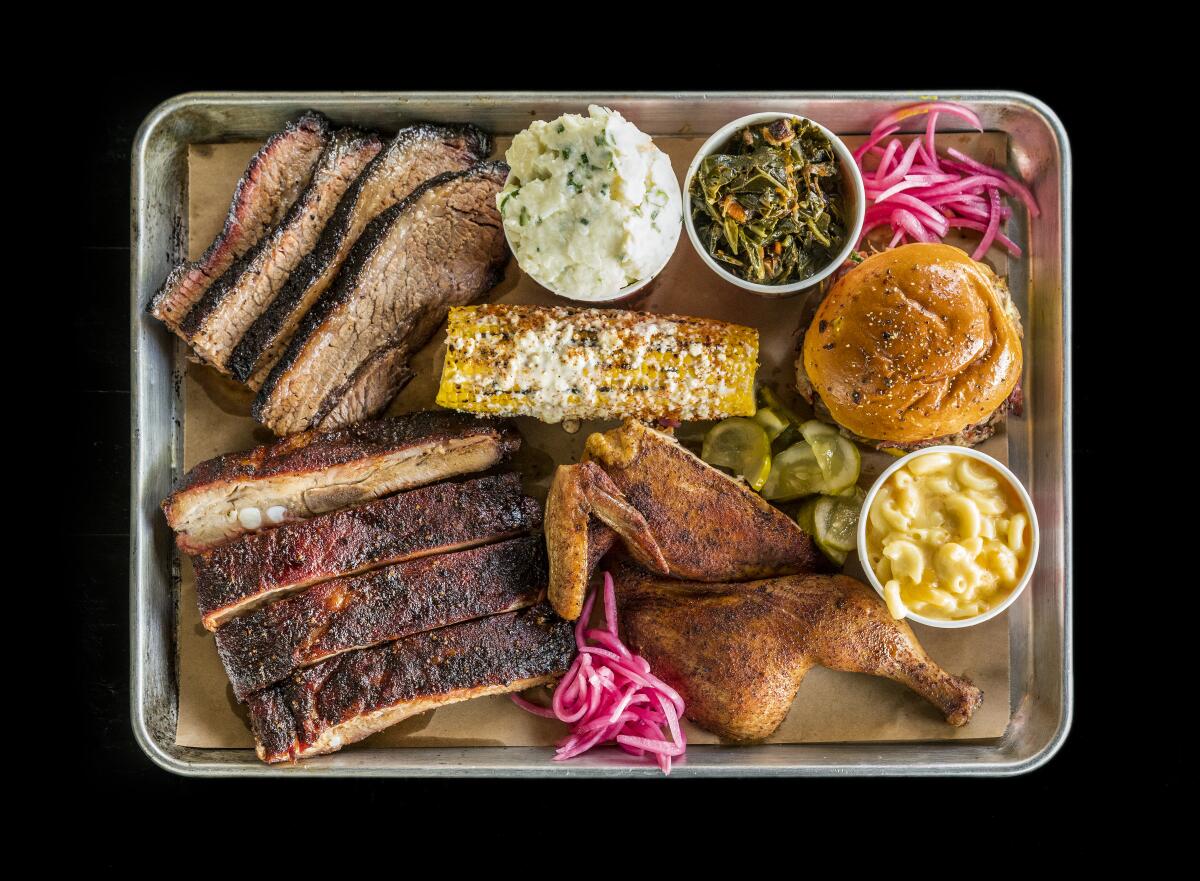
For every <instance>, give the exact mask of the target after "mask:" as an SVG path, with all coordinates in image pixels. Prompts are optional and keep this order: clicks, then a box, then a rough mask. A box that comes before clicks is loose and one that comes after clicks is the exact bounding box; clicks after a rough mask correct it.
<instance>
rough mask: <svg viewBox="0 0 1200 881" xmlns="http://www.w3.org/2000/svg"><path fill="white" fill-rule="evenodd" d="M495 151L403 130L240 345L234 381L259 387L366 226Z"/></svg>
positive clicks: (421, 128)
mask: <svg viewBox="0 0 1200 881" xmlns="http://www.w3.org/2000/svg"><path fill="white" fill-rule="evenodd" d="M491 149H492V145H491V139H490V138H489V137H488V136H487V135H486V134H484V133H483V132H481V131H480V130H479V129H477V128H475V127H474V126H470V125H461V126H443V125H428V124H422V125H414V126H409V127H408V128H403V129H401V130H400V132H399V134H397V135H396V137H395V138H394V139H393V140H392V142H391V143H390V144H388V146H387V147H385V148H384V149H383V151H382V152H380V154H379V155H378V156H376V157H375V158H374V159H373V160H372V161H371V164H370V166H368V167H367V169H366V171H364V172H363V173H362V174H361V175H360V176H359V178H358V180H356V181H355V182H354V185H353V186H352V187H351V188H350V189H349V191H347V193H346V195H345V196H343V197H342V201H341V204H339V205H338V207H337V211H336V212H334V215H333V217H332V218H331V219H330V221H329V223H328V224H327V225H326V227H325V231H324V232H322V233H321V240H320V242H318V243H317V246H316V248H314V249H313V250H312V251H311V252H310V253H309V254H308V255H307V256H306V257H305V258H304V260H303V261H302V262H301V264H300V265H299V266H298V267H297V268H296V269H295V271H294V272H292V274H291V276H290V277H289V278H288V280H287V284H285V285H284V287H283V290H282V291H280V293H279V296H277V297H276V298H275V300H274V301H273V302H272V303H271V305H270V306H269V307H268V308H267V310H266V311H265V312H264V313H263V314H262V315H261V316H259V318H258V320H256V321H255V322H254V324H253V325H252V326H251V327H250V329H249V330H248V331H246V333H245V335H244V336H243V337H242V339H241V341H240V342H239V343H238V344H237V347H236V348H235V349H234V352H233V356H232V357H231V358H230V359H229V369H230V372H231V373H232V374H233V376H234V377H235V378H236V379H240V380H242V381H243V382H245V383H247V384H248V385H249V386H250V388H252V389H255V390H257V389H258V388H260V387H261V386H262V383H263V380H265V379H266V378H267V374H268V373H270V372H271V368H272V367H274V366H275V362H276V361H278V360H279V356H280V355H282V354H283V351H284V349H285V348H286V347H287V344H288V343H289V342H290V341H291V338H292V335H293V334H294V333H295V332H296V328H297V327H298V326H299V325H300V320H301V319H302V318H303V317H304V315H305V314H306V313H307V312H308V310H309V309H310V308H311V307H312V305H313V303H315V302H316V301H317V298H319V297H320V296H321V294H323V293H324V292H325V290H326V289H327V288H328V287H329V285H330V283H331V282H332V281H333V280H334V278H335V277H336V276H337V273H338V270H340V269H341V268H342V264H343V263H344V262H345V261H346V258H347V256H349V254H350V249H351V248H352V247H353V246H354V244H355V242H357V241H358V239H359V237H360V236H361V235H362V233H363V230H364V229H365V228H366V226H367V224H368V223H369V222H370V221H371V220H373V219H374V218H375V217H377V216H379V215H380V214H381V213H383V212H384V211H386V210H387V209H388V208H391V207H392V206H393V205H395V204H396V203H398V202H400V201H401V200H402V199H404V198H405V197H407V196H408V195H409V194H410V193H412V191H413V190H414V189H416V188H417V187H418V186H419V185H420V184H422V183H424V182H425V181H427V180H429V178H431V177H434V176H436V175H439V174H442V173H444V172H447V171H460V170H462V169H466V168H470V167H471V166H472V165H474V164H475V163H476V162H478V161H479V160H481V159H483V158H484V157H486V156H487V155H488V153H490V152H491Z"/></svg>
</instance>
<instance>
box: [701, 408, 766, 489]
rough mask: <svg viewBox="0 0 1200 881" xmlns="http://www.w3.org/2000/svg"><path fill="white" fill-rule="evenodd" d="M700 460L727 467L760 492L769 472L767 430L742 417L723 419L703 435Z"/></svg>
mask: <svg viewBox="0 0 1200 881" xmlns="http://www.w3.org/2000/svg"><path fill="white" fill-rule="evenodd" d="M700 458H701V459H703V460H704V461H705V462H707V463H708V464H710V465H717V466H720V467H721V468H728V469H729V470H730V471H732V472H733V473H734V474H736V475H737V476H738V477H741V478H742V479H744V480H745V481H746V483H748V484H750V487H751V489H755V490H760V489H762V488H763V484H764V483H766V481H767V478H768V476H769V475H770V473H771V441H770V438H768V437H767V432H766V430H765V429H764V428H763V427H762V426H761V425H759V424H758V423H757V422H755V421H754V420H753V419H748V418H746V417H745V416H733V417H730V418H729V419H722V420H721V421H720V422H718V423H717V424H716V425H714V426H713V427H712V428H710V429H709V431H708V434H706V435H705V436H704V446H703V447H702V449H701V450H700Z"/></svg>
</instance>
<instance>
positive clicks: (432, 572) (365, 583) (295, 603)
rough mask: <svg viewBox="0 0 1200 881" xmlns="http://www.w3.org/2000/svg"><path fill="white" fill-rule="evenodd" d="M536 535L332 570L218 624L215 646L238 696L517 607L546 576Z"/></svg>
mask: <svg viewBox="0 0 1200 881" xmlns="http://www.w3.org/2000/svg"><path fill="white" fill-rule="evenodd" d="M547 573H548V568H547V562H546V544H545V542H544V541H543V540H542V536H541V535H524V536H521V537H520V538H514V539H510V540H509V541H504V542H500V543H499V544H493V545H484V546H483V547H479V548H472V549H470V550H466V551H457V552H455V553H451V554H437V555H435V556H432V557H422V558H420V559H417V560H409V561H407V562H404V563H397V564H396V565H394V566H385V567H384V568H382V569H376V570H374V571H372V572H368V573H366V574H364V575H355V576H353V577H351V578H335V579H333V580H332V581H324V582H322V583H320V584H317V585H314V586H312V587H310V588H308V589H307V590H305V591H303V592H301V593H298V594H296V595H295V596H292V597H289V598H287V599H285V600H280V601H279V602H277V603H271V604H270V605H268V606H265V607H264V608H261V609H257V610H256V611H253V612H251V613H250V614H248V615H243V616H242V617H241V618H234V619H233V620H232V621H230V622H229V623H228V624H226V625H224V626H223V627H221V628H220V629H219V630H218V631H217V651H218V652H219V653H220V655H221V661H222V662H223V663H224V664H225V672H226V673H228V674H229V681H230V682H232V683H233V693H234V694H235V695H236V696H237V698H238V700H245V699H246V697H247V696H248V695H249V694H251V693H252V692H255V691H259V690H261V689H263V688H266V687H267V686H268V685H272V684H274V683H276V682H278V681H279V680H281V679H283V678H284V677H285V676H289V675H291V674H292V673H294V672H296V671H297V670H299V669H301V668H302V667H309V666H312V665H313V664H316V663H318V662H320V661H324V660H326V659H328V658H331V657H333V656H334V655H339V654H342V653H343V652H348V651H351V650H353V649H360V648H368V647H369V646H373V645H378V644H379V643H382V642H389V641H391V640H393V639H400V638H401V637H405V636H411V635H412V634H414V633H421V632H423V631H426V630H434V629H436V628H438V627H445V626H447V625H449V624H458V623H460V622H462V621H470V620H471V619H473V618H482V617H485V616H487V615H495V614H499V613H501V612H511V611H514V610H516V609H523V608H526V607H527V606H532V605H533V604H534V603H536V602H538V600H540V599H541V598H542V596H543V594H544V593H545V589H546V581H547V578H548V574H547Z"/></svg>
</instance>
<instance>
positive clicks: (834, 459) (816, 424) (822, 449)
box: [800, 419, 862, 494]
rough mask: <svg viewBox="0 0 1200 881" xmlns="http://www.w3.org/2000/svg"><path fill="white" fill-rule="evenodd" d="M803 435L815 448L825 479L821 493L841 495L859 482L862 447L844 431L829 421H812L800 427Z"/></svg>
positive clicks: (814, 451)
mask: <svg viewBox="0 0 1200 881" xmlns="http://www.w3.org/2000/svg"><path fill="white" fill-rule="evenodd" d="M800 433H801V434H803V435H804V439H805V440H806V441H808V444H809V446H811V447H812V449H813V454H814V455H815V456H816V459H817V466H818V467H819V468H820V469H821V474H822V475H823V476H824V478H825V485H824V487H823V488H822V489H821V492H824V493H830V494H833V493H837V492H840V491H841V490H844V489H846V488H847V487H851V486H854V484H856V483H857V482H858V475H859V472H860V471H861V470H862V457H861V456H860V455H859V453H858V447H856V446H855V445H854V444H853V443H852V442H851V441H850V440H848V439H847V438H845V437H843V436H842V433H841V432H840V431H838V430H837V429H836V428H834V427H833V426H832V425H829V424H827V423H825V422H821V421H819V420H817V419H810V420H809V421H808V422H805V423H804V424H803V425H801V426H800Z"/></svg>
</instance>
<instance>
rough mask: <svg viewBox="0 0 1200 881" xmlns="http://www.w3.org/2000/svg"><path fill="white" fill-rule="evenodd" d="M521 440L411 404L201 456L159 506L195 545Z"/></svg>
mask: <svg viewBox="0 0 1200 881" xmlns="http://www.w3.org/2000/svg"><path fill="white" fill-rule="evenodd" d="M520 445H521V436H520V435H519V434H518V433H517V431H516V429H515V428H514V427H513V425H512V423H510V422H503V421H496V420H492V421H489V420H481V419H476V418H474V417H471V416H467V415H463V414H459V413H449V412H445V411H429V412H425V413H410V414H408V415H406V416H395V417H392V418H389V419H380V420H378V421H375V422H364V423H361V424H359V425H352V426H349V427H348V428H343V429H340V430H338V431H330V432H324V433H322V432H315V431H310V432H304V433H302V434H296V435H292V436H291V437H289V438H286V439H284V440H281V441H276V442H275V443H273V444H268V445H266V446H261V447H255V448H254V449H252V450H249V451H247V452H244V453H227V454H226V455H223V456H217V457H216V458H215V459H209V460H208V461H206V462H201V463H200V464H199V465H197V466H196V467H195V468H193V469H192V470H191V471H189V472H188V473H187V475H186V476H185V477H184V479H183V482H182V484H181V485H180V487H179V488H178V489H177V490H175V492H173V493H172V494H171V495H170V496H168V497H167V499H166V500H165V501H164V502H163V503H162V509H163V513H164V514H166V517H167V522H168V523H169V524H170V525H171V528H172V529H173V530H175V543H176V544H177V545H178V546H179V549H180V550H181V551H183V552H184V553H185V554H198V553H201V552H203V551H207V550H211V549H212V548H214V547H217V546H218V545H221V544H224V543H225V542H227V541H230V540H232V539H234V538H237V537H239V536H241V535H245V534H247V533H250V532H257V531H259V530H261V529H269V528H272V527H275V526H278V525H280V524H282V523H290V522H294V521H296V520H304V519H307V518H309V517H313V516H315V515H317V514H325V513H327V512H329V511H333V510H336V509H338V508H344V507H346V506H348V505H357V504H360V503H362V502H368V501H370V500H372V499H377V498H379V497H380V496H385V495H387V494H388V493H393V492H397V491H399V490H404V489H413V488H414V487H418V486H424V485H425V484H428V483H433V482H435V481H438V480H444V479H445V478H447V477H454V476H456V475H459V474H469V473H471V472H474V471H484V470H486V469H488V468H491V467H492V466H493V465H495V464H497V463H499V462H502V461H504V460H505V459H507V458H508V457H509V456H510V455H512V453H513V452H515V451H516V450H517V448H518V447H519V446H520Z"/></svg>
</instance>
